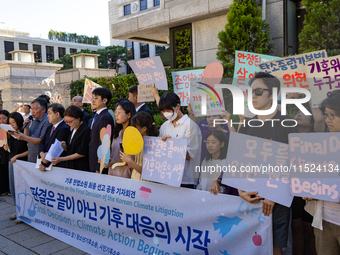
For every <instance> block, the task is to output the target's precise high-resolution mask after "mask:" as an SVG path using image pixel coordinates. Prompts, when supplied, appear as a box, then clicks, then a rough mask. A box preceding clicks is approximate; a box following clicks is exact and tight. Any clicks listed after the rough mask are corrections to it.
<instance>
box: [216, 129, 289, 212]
mask: <svg viewBox="0 0 340 255" xmlns="http://www.w3.org/2000/svg"><path fill="white" fill-rule="evenodd" d="M235 148H237V150H236V149H235ZM226 162H227V164H228V166H226V167H229V166H230V167H229V169H230V170H228V171H226V172H225V171H223V172H224V173H223V179H222V183H223V184H226V185H229V186H231V187H234V188H237V189H241V190H244V191H248V192H252V191H257V192H258V196H260V197H264V198H267V199H269V200H272V201H274V202H276V203H279V204H282V205H284V206H287V207H289V206H290V205H291V203H292V200H293V196H292V195H291V194H290V179H289V178H290V175H289V168H288V144H285V143H280V142H275V141H272V140H268V139H264V138H258V137H253V136H249V135H244V134H239V133H235V132H231V133H230V136H229V146H228V153H227V160H226ZM222 170H223V169H222ZM231 177H234V178H231Z"/></svg>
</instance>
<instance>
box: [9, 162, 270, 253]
mask: <svg viewBox="0 0 340 255" xmlns="http://www.w3.org/2000/svg"><path fill="white" fill-rule="evenodd" d="M14 176H15V184H16V197H17V198H16V207H17V217H18V218H20V219H22V220H23V221H24V222H26V223H27V224H29V225H31V226H32V227H34V228H36V229H38V230H40V231H42V232H45V233H47V234H48V235H51V236H53V237H55V238H57V239H59V240H61V241H63V242H66V243H68V244H70V245H72V246H74V247H77V248H79V249H81V250H83V251H85V252H87V253H90V254H158V255H170V254H183V255H184V254H214V255H215V254H221V253H222V254H249V255H252V254H253V255H258V254H264V255H267V254H273V242H272V217H271V216H269V217H264V215H263V213H262V202H259V203H257V204H251V203H248V202H246V201H244V200H243V199H241V198H240V197H236V196H229V195H223V196H222V195H218V196H215V195H213V194H211V193H209V192H205V191H197V190H191V189H184V188H175V187H171V186H167V185H160V184H155V183H150V182H143V181H136V180H131V179H125V178H119V177H114V176H103V175H99V174H94V173H89V172H81V174H80V172H78V171H76V170H70V169H63V168H58V167H55V168H53V170H52V171H51V172H41V171H36V169H34V164H32V163H29V162H23V161H19V160H17V161H16V162H15V163H14ZM170 194H171V195H170Z"/></svg>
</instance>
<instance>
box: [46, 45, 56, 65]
mask: <svg viewBox="0 0 340 255" xmlns="http://www.w3.org/2000/svg"><path fill="white" fill-rule="evenodd" d="M53 60H54V47H53V46H46V62H47V63H48V62H51V61H53Z"/></svg>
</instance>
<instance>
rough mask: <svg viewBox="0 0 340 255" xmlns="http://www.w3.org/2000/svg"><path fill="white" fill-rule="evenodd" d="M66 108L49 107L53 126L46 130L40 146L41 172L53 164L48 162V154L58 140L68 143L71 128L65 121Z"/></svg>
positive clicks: (62, 163) (49, 116) (51, 105)
mask: <svg viewBox="0 0 340 255" xmlns="http://www.w3.org/2000/svg"><path fill="white" fill-rule="evenodd" d="M64 112H65V108H64V106H62V105H61V104H57V103H54V104H50V105H49V106H48V115H47V117H48V121H49V122H50V123H51V124H52V125H51V126H49V127H48V128H47V130H46V133H45V135H44V137H43V139H42V140H41V143H40V145H39V150H40V153H39V156H40V157H41V164H40V166H39V170H40V171H42V172H45V171H46V167H49V166H50V164H51V162H50V161H48V160H46V159H45V157H46V154H47V152H48V151H49V149H50V148H51V146H52V144H53V143H54V142H55V140H56V139H57V140H58V141H66V140H67V138H68V136H69V134H70V127H69V126H68V125H67V124H66V123H65V121H64V120H63V118H64ZM64 165H65V164H64V162H60V163H58V164H56V166H58V167H64Z"/></svg>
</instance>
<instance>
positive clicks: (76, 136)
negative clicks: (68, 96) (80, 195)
mask: <svg viewBox="0 0 340 255" xmlns="http://www.w3.org/2000/svg"><path fill="white" fill-rule="evenodd" d="M83 114H84V112H83V111H82V110H81V109H80V108H79V107H77V106H75V105H71V106H69V107H68V108H67V109H66V110H65V114H64V115H65V116H64V119H65V123H66V124H67V125H69V126H70V127H71V128H72V129H73V130H72V132H71V133H70V135H69V137H68V139H67V140H66V141H60V142H61V146H62V147H63V149H64V150H65V151H66V155H65V156H64V157H57V158H53V159H52V164H53V165H57V164H58V163H59V162H63V161H65V167H66V168H70V169H75V170H80V171H90V167H89V155H88V154H89V143H90V141H89V139H90V133H91V129H90V128H89V126H88V125H87V124H86V123H84V122H83V121H82V120H83Z"/></svg>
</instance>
